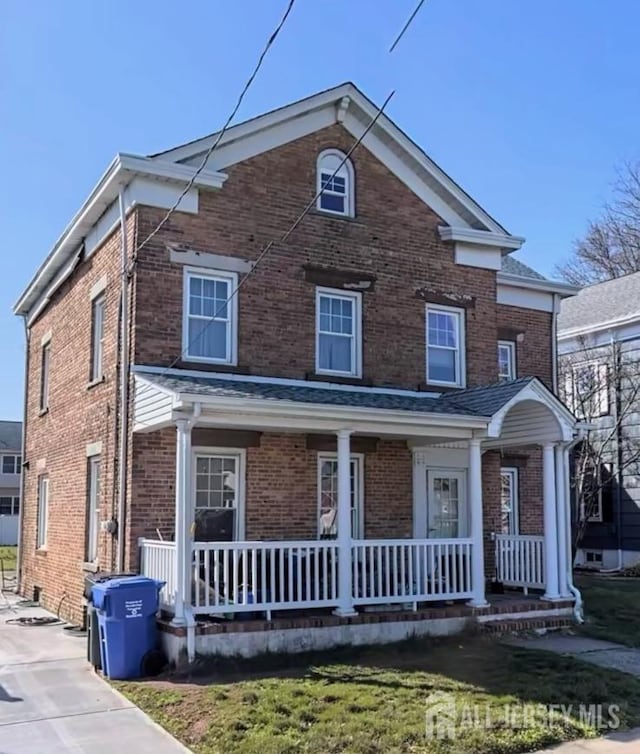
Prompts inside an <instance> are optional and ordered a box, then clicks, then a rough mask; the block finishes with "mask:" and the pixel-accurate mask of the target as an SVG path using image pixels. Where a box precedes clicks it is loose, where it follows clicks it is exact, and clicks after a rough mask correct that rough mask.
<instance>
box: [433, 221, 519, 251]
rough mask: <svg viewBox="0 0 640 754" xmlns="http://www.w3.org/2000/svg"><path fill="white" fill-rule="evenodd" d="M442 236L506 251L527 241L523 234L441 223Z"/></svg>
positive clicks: (445, 238) (443, 238)
mask: <svg viewBox="0 0 640 754" xmlns="http://www.w3.org/2000/svg"><path fill="white" fill-rule="evenodd" d="M438 231H439V233H440V238H441V239H442V240H443V241H460V242H463V243H466V244H477V245H479V246H492V247H493V246H495V247H497V248H499V249H504V250H505V251H515V250H516V249H519V248H520V247H521V246H522V244H523V243H524V242H525V239H524V238H523V237H522V236H512V235H510V234H508V233H495V232H493V231H489V230H475V229H474V228H460V227H452V226H450V225H440V226H439V227H438Z"/></svg>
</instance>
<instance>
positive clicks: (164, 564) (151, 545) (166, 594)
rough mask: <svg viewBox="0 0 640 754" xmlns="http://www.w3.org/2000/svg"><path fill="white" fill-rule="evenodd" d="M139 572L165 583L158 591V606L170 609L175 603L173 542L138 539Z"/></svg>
mask: <svg viewBox="0 0 640 754" xmlns="http://www.w3.org/2000/svg"><path fill="white" fill-rule="evenodd" d="M138 550H139V553H140V573H141V574H143V575H144V576H149V577H150V578H152V579H158V581H164V582H165V585H164V586H163V587H162V589H161V591H160V607H161V608H163V609H172V608H173V606H174V604H175V593H176V582H175V559H176V548H175V544H174V543H173V542H169V541H162V540H157V539H139V540H138Z"/></svg>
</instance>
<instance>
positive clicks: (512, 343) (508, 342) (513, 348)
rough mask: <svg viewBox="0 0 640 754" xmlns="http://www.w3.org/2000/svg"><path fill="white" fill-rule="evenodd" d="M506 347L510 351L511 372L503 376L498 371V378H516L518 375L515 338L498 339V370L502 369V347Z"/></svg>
mask: <svg viewBox="0 0 640 754" xmlns="http://www.w3.org/2000/svg"><path fill="white" fill-rule="evenodd" d="M501 348H506V349H507V350H508V351H509V374H508V376H506V377H503V376H502V375H501V374H500V372H499V371H498V379H506V380H515V379H516V375H517V368H516V344H515V341H513V340H499V341H498V370H500V349H501Z"/></svg>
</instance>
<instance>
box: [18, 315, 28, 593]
mask: <svg viewBox="0 0 640 754" xmlns="http://www.w3.org/2000/svg"><path fill="white" fill-rule="evenodd" d="M22 322H23V323H24V343H25V351H24V397H23V405H22V443H21V445H22V468H21V469H20V509H19V514H18V559H17V563H16V593H17V594H20V576H21V574H22V558H21V557H20V556H21V554H22V525H23V521H24V488H25V482H24V476H25V468H26V467H25V460H26V448H27V400H28V397H29V345H30V343H29V341H30V340H31V331H30V330H29V326H28V325H27V315H26V314H24V315H23V316H22Z"/></svg>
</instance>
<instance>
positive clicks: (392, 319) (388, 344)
mask: <svg viewBox="0 0 640 754" xmlns="http://www.w3.org/2000/svg"><path fill="white" fill-rule="evenodd" d="M351 143H352V138H351V137H350V136H349V135H348V134H347V133H346V131H344V130H343V129H342V128H341V127H339V126H333V127H330V128H327V129H325V130H323V131H320V132H318V133H316V134H312V135H310V136H307V137H304V138H302V139H299V140H297V141H295V142H293V143H291V144H289V145H286V146H283V147H281V148H279V149H275V150H272V151H270V152H267V153H265V154H262V155H258V156H256V157H254V158H252V159H249V160H247V161H245V162H244V163H241V164H238V165H235V166H232V167H230V168H229V169H228V170H226V172H227V173H228V174H229V179H228V180H227V182H226V183H225V186H224V189H223V190H222V191H220V192H213V193H201V196H200V211H199V213H198V215H187V214H176V215H174V217H173V218H172V220H171V222H169V223H167V225H166V226H165V228H164V229H163V231H162V232H161V233H159V234H158V235H157V236H156V237H155V239H154V240H153V241H152V242H151V243H150V244H149V245H148V246H146V247H145V249H144V250H143V252H142V253H141V255H140V260H139V266H138V275H137V278H136V288H137V295H138V301H139V307H138V317H137V322H136V349H135V358H136V361H137V362H139V363H157V364H167V363H170V362H172V361H173V360H174V359H175V358H176V357H177V356H178V355H179V354H180V351H181V327H182V279H183V267H182V265H179V264H171V263H170V262H169V253H168V251H167V248H166V242H168V241H171V242H177V243H181V244H185V245H186V246H188V247H192V248H195V249H199V250H202V251H208V252H213V253H217V254H225V255H231V256H237V257H241V258H244V259H255V258H256V257H257V255H258V253H259V251H260V250H261V249H262V248H263V246H264V245H265V244H266V243H267V242H269V241H270V240H273V239H274V238H277V237H278V236H279V235H281V234H282V233H284V231H285V230H286V229H287V228H288V227H289V225H290V224H291V222H292V221H293V220H294V219H295V217H296V216H297V215H298V213H299V212H300V210H301V208H302V207H304V206H305V204H306V203H307V202H308V201H309V200H310V199H311V197H312V196H313V194H314V192H315V186H316V182H315V164H316V156H317V154H318V152H319V151H321V150H322V149H324V148H327V147H339V148H342V149H344V150H345V151H346V150H347V149H348V148H349V146H350V144H351ZM353 162H354V168H355V174H356V182H357V208H356V213H357V216H356V218H355V219H340V218H333V217H329V216H326V215H323V214H321V213H319V212H311V213H310V214H309V215H308V216H307V217H306V218H305V219H304V221H303V222H302V224H301V225H300V227H299V228H298V229H297V230H296V232H295V233H294V234H293V235H292V236H291V238H290V239H289V241H288V242H287V243H286V244H284V245H281V244H276V245H275V246H274V248H273V249H272V250H271V251H270V253H269V254H268V255H267V256H266V257H265V258H264V260H263V261H262V262H261V264H260V266H259V267H258V268H257V269H256V271H255V272H254V273H253V274H252V275H251V276H250V277H249V278H248V279H247V281H246V283H245V284H243V287H242V289H241V290H240V292H239V311H240V314H239V364H240V365H241V366H243V367H249V368H250V369H251V371H252V372H253V373H256V374H266V375H271V376H286V377H293V378H304V377H305V375H306V374H307V373H308V372H312V371H313V370H314V369H315V362H314V359H315V350H314V343H315V334H314V328H315V286H314V285H313V284H312V283H309V282H306V281H305V275H304V270H303V265H304V264H306V263H313V264H315V265H324V266H328V267H336V268H340V269H347V270H352V271H356V272H363V273H372V274H375V275H376V276H377V280H376V283H375V289H374V290H373V291H371V292H366V293H364V294H363V332H364V357H363V371H364V376H365V378H367V379H370V380H372V381H373V382H374V383H376V384H386V385H395V386H401V387H407V388H416V387H417V386H418V385H419V384H420V383H424V381H425V304H424V300H421V299H419V298H417V297H416V291H418V290H422V289H428V290H430V291H433V290H435V291H438V292H440V293H441V294H442V293H447V294H453V295H454V296H463V295H464V296H470V297H472V299H473V304H474V305H473V306H471V307H470V308H469V309H468V311H467V320H466V326H467V366H468V369H467V371H468V383H469V384H470V385H474V384H480V383H487V382H492V381H494V380H495V379H496V378H497V354H496V340H497V333H496V303H495V300H496V274H495V272H494V271H491V270H482V269H477V268H471V267H464V266H460V265H455V264H454V260H453V248H452V246H451V245H447V244H444V243H442V242H441V241H440V238H439V235H438V226H439V225H441V224H442V223H443V221H442V219H441V218H439V217H438V216H437V215H436V214H435V213H434V212H432V211H431V210H430V209H429V208H428V207H426V206H425V205H424V204H423V203H422V201H421V200H419V199H418V197H417V196H415V194H413V193H412V192H411V191H410V190H409V189H408V188H407V187H406V186H405V185H404V184H403V183H401V182H400V181H399V180H398V179H397V178H396V177H395V176H393V175H392V174H391V173H389V171H387V169H386V168H385V167H384V166H383V165H382V164H381V163H380V162H378V161H377V159H375V158H374V157H373V156H372V155H371V154H370V153H369V152H367V151H366V149H364V148H360V149H358V150H357V151H356V153H355V155H354V157H353ZM163 214H164V212H163V211H161V210H153V209H150V208H146V207H143V208H141V209H140V212H139V215H140V217H139V222H140V229H141V230H140V232H141V235H146V233H147V232H148V231H150V230H151V229H152V228H153V227H155V224H156V223H157V222H158V221H159V220H160V218H161V217H162V215H163ZM426 296H427V298H428V297H429V294H426ZM160 301H161V302H162V306H158V302H160ZM400 332H401V333H402V337H398V333H400Z"/></svg>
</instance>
